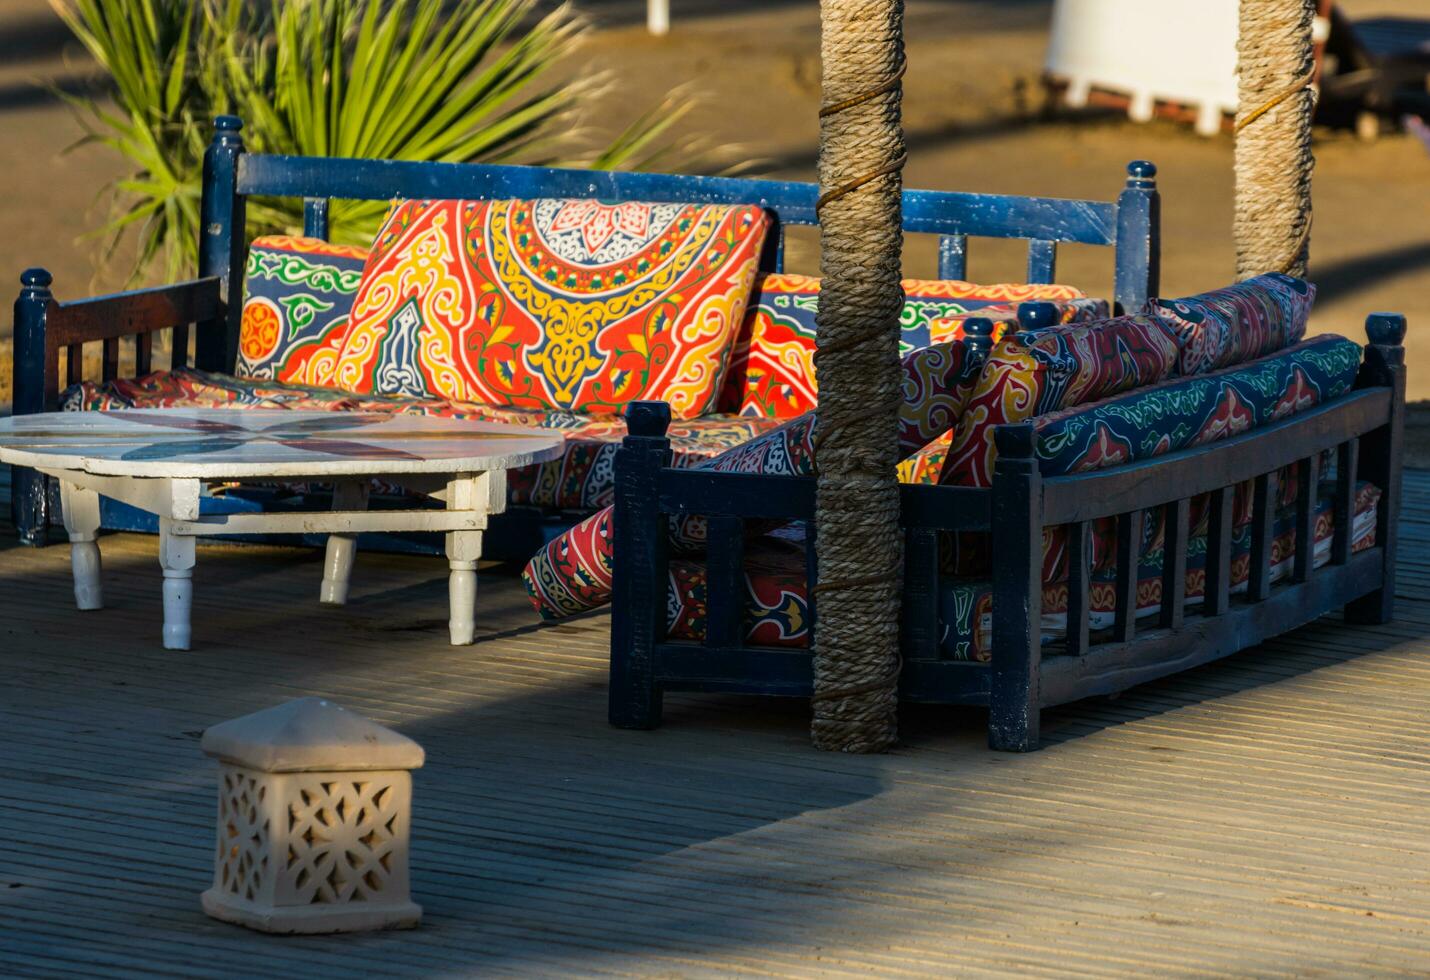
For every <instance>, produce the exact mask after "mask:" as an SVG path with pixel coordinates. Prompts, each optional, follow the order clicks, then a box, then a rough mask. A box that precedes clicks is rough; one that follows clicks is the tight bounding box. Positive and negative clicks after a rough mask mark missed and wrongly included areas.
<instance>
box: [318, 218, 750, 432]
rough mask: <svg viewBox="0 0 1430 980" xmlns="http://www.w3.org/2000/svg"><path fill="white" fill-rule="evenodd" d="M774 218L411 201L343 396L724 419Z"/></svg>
mask: <svg viewBox="0 0 1430 980" xmlns="http://www.w3.org/2000/svg"><path fill="white" fill-rule="evenodd" d="M767 227H768V218H767V217H766V215H765V213H764V212H763V211H762V210H760V208H758V207H754V206H744V205H740V206H726V205H678V204H657V203H640V202H625V203H621V204H611V203H603V202H597V201H589V200H560V199H537V200H530V201H526V200H496V201H461V200H444V201H401V202H397V203H395V204H394V206H393V208H392V209H391V210H390V211H389V212H388V215H387V218H386V219H385V221H384V223H383V225H382V228H381V229H380V230H379V232H378V235H377V238H376V241H375V242H374V245H373V249H372V253H371V255H370V257H369V259H368V261H367V264H366V266H365V267H364V269H363V275H362V282H361V284H360V285H359V287H358V291H357V295H356V297H355V298H354V300H353V307H352V315H351V319H350V322H349V326H348V330H347V334H346V336H345V337H344V339H343V341H342V345H341V353H340V355H339V357H338V359H337V363H336V369H335V373H334V375H333V382H334V383H335V384H336V386H337V387H339V388H342V389H344V390H346V391H352V392H361V393H365V392H374V391H375V392H383V393H388V394H404V395H420V396H436V397H443V398H454V399H458V400H462V401H478V402H482V403H484V404H489V405H510V406H514V407H517V408H549V409H566V410H570V411H575V412H584V413H593V414H602V413H605V414H611V413H615V412H617V411H619V410H620V409H621V408H623V407H624V406H625V405H626V404H627V403H629V402H630V401H632V400H635V399H638V398H659V399H662V400H664V401H667V402H669V403H670V405H671V410H672V412H673V414H674V415H675V417H676V418H694V417H697V416H700V415H703V414H706V413H707V412H708V411H709V410H710V408H711V407H712V405H713V402H714V400H715V395H716V393H717V391H718V387H719V384H720V380H721V378H722V377H723V376H724V373H725V366H726V358H727V356H728V352H729V348H730V346H731V343H732V340H733V337H734V333H735V330H736V329H737V328H738V326H739V324H740V321H741V318H742V316H743V314H744V310H745V303H746V300H747V299H748V298H749V294H750V288H751V285H752V283H753V281H754V275H755V269H756V266H757V264H758V259H759V253H760V246H761V244H762V242H763V241H764V235H765V230H766V228H767Z"/></svg>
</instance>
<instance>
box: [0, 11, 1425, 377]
mask: <svg viewBox="0 0 1430 980" xmlns="http://www.w3.org/2000/svg"><path fill="white" fill-rule="evenodd" d="M578 6H584V8H585V9H586V10H587V12H588V13H590V14H591V15H592V17H593V18H594V19H595V21H596V22H597V24H598V25H599V27H598V29H597V30H596V31H595V33H594V34H593V36H592V38H591V41H590V43H589V44H588V46H587V48H586V51H585V58H586V59H588V61H587V65H588V66H589V67H595V68H605V69H609V70H612V71H613V72H614V73H615V75H616V82H615V84H614V85H613V86H612V88H611V90H610V91H609V93H607V94H606V95H605V96H603V97H602V98H601V100H599V101H598V102H597V103H596V104H594V105H593V106H592V107H591V112H592V117H593V118H594V119H598V120H601V119H606V120H615V121H619V120H623V119H627V118H629V117H630V116H631V115H632V114H634V113H635V112H637V111H639V110H640V109H641V108H644V107H645V106H648V105H649V104H650V102H651V101H653V100H655V99H657V98H659V97H660V96H661V95H663V94H664V93H665V92H666V91H667V90H669V89H670V88H671V87H672V86H675V85H680V84H687V85H689V86H690V87H691V91H693V92H694V93H695V94H696V95H697V96H698V98H699V101H700V105H699V107H698V108H697V110H696V111H695V112H693V113H692V114H691V115H690V116H689V117H688V118H687V119H686V120H684V121H683V122H682V124H681V125H682V133H683V134H684V135H688V136H698V137H699V138H701V139H702V140H704V141H706V142H707V143H709V144H712V145H714V146H717V147H720V148H722V149H723V150H724V152H725V153H726V154H727V155H728V157H729V158H730V159H732V160H742V161H754V162H755V165H756V166H757V168H758V169H759V170H760V171H761V172H764V173H767V174H770V175H772V176H780V177H790V178H800V179H812V178H813V177H814V172H815V171H814V168H815V153H816V145H817V123H816V109H817V105H818V94H819V93H818V88H819V58H818V11H817V5H816V4H815V3H813V2H812V0H801V2H798V3H793V2H781V0H764V2H761V3H751V4H743V3H734V2H724V3H721V2H716V0H674V2H673V4H672V6H673V8H674V21H675V26H674V30H673V31H672V33H671V34H670V35H669V36H668V37H665V38H652V37H650V36H648V35H647V34H646V33H645V31H644V29H643V28H642V26H641V24H640V20H639V14H640V10H641V6H640V4H639V3H633V2H631V0H587V2H586V3H585V4H584V5H583V4H580V3H578ZM1049 6H1050V5H1049V4H1048V3H1045V2H1041V0H1001V2H994V0H983V2H979V0H911V2H910V3H909V6H908V15H907V28H906V36H907V38H908V53H909V63H910V69H909V73H908V77H907V79H906V88H905V92H906V94H905V125H906V129H907V133H908V143H909V148H910V157H909V164H908V167H907V170H906V174H905V179H906V181H907V183H908V185H909V186H912V187H930V188H943V189H955V190H968V191H987V192H997V193H1015V194H1038V195H1045V196H1056V197H1089V198H1103V199H1108V198H1111V197H1113V196H1114V195H1115V194H1116V193H1117V191H1118V189H1119V187H1120V185H1121V182H1122V175H1123V167H1124V165H1125V164H1126V162H1127V161H1128V160H1132V159H1136V158H1147V159H1150V160H1153V161H1155V162H1156V163H1157V165H1158V167H1159V169H1160V176H1159V181H1160V184H1161V188H1162V192H1163V231H1164V239H1163V241H1164V244H1163V261H1162V268H1163V292H1164V294H1166V295H1173V296H1175V295H1183V294H1186V293H1191V292H1196V291H1199V290H1202V289H1207V288H1211V287H1214V286H1218V285H1222V284H1224V283H1226V282H1229V281H1230V280H1231V278H1232V271H1233V253H1232V243H1231V233H1230V227H1231V213H1232V143H1231V140H1230V138H1229V137H1219V138H1213V139H1204V138H1201V137H1198V136H1196V135H1194V134H1193V133H1192V132H1190V130H1187V129H1183V128H1180V127H1177V126H1175V125H1172V124H1168V123H1153V124H1150V125H1134V124H1131V123H1129V122H1127V121H1126V120H1124V119H1122V118H1119V117H1118V116H1116V115H1110V114H1083V115H1076V116H1074V115H1069V114H1066V113H1064V114H1060V115H1055V116H1053V117H1052V118H1051V119H1049V118H1045V117H1044V116H1043V114H1042V113H1041V112H1040V111H1039V110H1040V109H1041V106H1042V93H1041V89H1040V87H1039V86H1038V84H1037V78H1038V74H1039V71H1040V67H1041V61H1042V56H1043V50H1044V46H1045V43H1046V29H1047V23H1048V17H1049V13H1048V12H1049ZM1343 6H1347V7H1348V8H1349V9H1350V10H1351V12H1352V14H1354V15H1369V14H1379V13H1396V12H1399V13H1410V12H1413V11H1415V10H1420V11H1421V12H1422V13H1423V8H1424V3H1423V0H1380V2H1372V0H1359V2H1355V3H1351V4H1345V5H1343ZM65 38H66V35H65V33H64V31H63V28H62V27H60V26H59V25H58V24H57V22H56V21H54V19H53V16H52V15H51V14H50V13H49V11H48V8H47V7H46V6H45V3H44V0H0V135H3V137H4V138H3V139H0V168H3V172H4V173H5V174H6V175H7V180H6V185H5V186H6V188H7V191H8V193H7V194H6V195H5V205H6V206H5V207H4V208H3V209H0V270H10V271H9V272H4V273H3V274H4V275H5V276H6V277H8V276H10V275H13V274H18V272H19V271H20V270H21V269H23V268H25V267H26V266H30V265H45V266H47V267H48V268H50V269H51V270H52V271H53V272H54V274H55V277H56V285H55V289H56V292H57V294H58V295H59V296H60V298H62V299H63V298H68V297H76V296H79V295H82V294H85V293H89V292H94V291H97V290H106V289H110V288H113V287H115V286H116V285H117V284H118V277H117V275H116V274H115V272H114V271H113V270H108V271H106V270H105V269H103V268H101V267H100V265H99V264H98V263H97V255H96V252H97V247H98V243H97V242H95V241H93V240H81V236H82V235H83V234H84V233H85V232H86V231H88V230H90V229H92V228H93V227H95V226H96V225H97V223H98V219H99V218H100V217H102V214H101V212H100V211H99V210H98V209H97V208H96V206H95V194H96V191H97V189H98V188H99V187H100V186H101V185H102V184H103V183H104V182H105V181H106V180H108V179H111V178H112V177H114V176H115V175H116V174H118V172H119V169H120V168H119V165H118V163H117V161H116V160H115V158H114V157H113V156H112V155H111V154H110V152H109V151H108V150H107V149H105V148H103V147H98V146H88V147H83V148H81V149H79V150H77V151H74V152H71V153H68V154H62V153H61V151H62V150H63V148H64V147H65V146H67V145H68V144H70V143H72V142H73V141H74V140H75V139H76V138H77V136H78V135H79V130H78V128H77V126H76V125H75V123H74V121H73V119H72V118H71V116H70V114H69V112H68V110H67V109H66V108H65V107H64V106H63V105H61V104H60V103H58V102H57V101H56V100H54V99H53V98H52V97H50V96H49V95H48V94H47V93H46V92H44V91H43V90H42V89H39V88H37V87H36V86H35V84H34V83H35V82H36V81H37V80H39V81H47V82H50V83H53V84H60V85H63V86H65V87H69V88H82V87H84V86H86V85H89V84H93V83H92V78H93V69H92V66H90V65H88V64H87V63H86V62H85V60H84V58H83V55H82V52H80V51H79V50H78V49H77V48H76V46H75V45H73V44H72V43H66V39H65ZM1316 155H1317V171H1316V180H1315V206H1316V224H1315V234H1314V237H1313V239H1312V273H1311V278H1312V279H1313V280H1315V281H1316V283H1317V284H1318V286H1319V287H1320V298H1319V300H1318V303H1317V306H1316V312H1315V315H1314V318H1313V332H1324V331H1335V332H1340V333H1345V334H1347V335H1348V336H1351V337H1353V338H1356V337H1359V336H1360V327H1359V324H1360V321H1361V320H1362V318H1363V316H1364V314H1365V313H1366V312H1368V311H1371V310H1383V309H1390V310H1400V311H1403V312H1405V313H1406V314H1407V315H1408V316H1409V317H1410V318H1411V325H1412V326H1411V331H1412V332H1411V341H1410V357H1411V363H1412V371H1411V375H1410V378H1411V394H1412V397H1414V398H1430V339H1425V340H1420V339H1419V337H1418V336H1417V334H1416V328H1417V325H1420V324H1427V325H1430V156H1427V155H1426V153H1425V151H1424V148H1423V147H1422V146H1421V145H1420V144H1419V143H1417V142H1416V141H1414V140H1412V139H1410V138H1407V137H1404V136H1399V135H1392V136H1388V137H1386V138H1383V139H1381V140H1379V141H1377V142H1375V143H1373V144H1367V143H1362V142H1358V141H1357V140H1355V139H1354V138H1353V137H1351V136H1349V135H1345V134H1338V133H1332V132H1329V131H1327V132H1318V133H1317V142H1316ZM934 248H935V245H934V242H933V240H932V239H931V238H929V237H928V236H910V238H909V240H908V242H907V244H906V252H905V267H906V270H907V272H908V274H910V275H931V274H932V273H933V271H934V261H935V259H934V256H935V252H934ZM971 256H972V258H971V261H970V276H971V278H974V279H979V280H983V281H992V280H1004V279H1019V278H1021V276H1022V274H1023V265H1024V257H1023V256H1024V253H1023V250H1022V247H1021V246H1020V245H1019V244H1015V243H999V242H992V241H976V242H975V243H974V244H973V246H972V252H971ZM789 262H790V268H791V269H792V270H794V271H815V270H816V269H817V266H818V256H817V240H816V238H815V237H814V235H813V234H809V233H806V234H796V235H795V236H794V239H793V241H792V242H791V245H790V251H789ZM1059 278H1060V279H1061V280H1063V281H1065V282H1070V283H1074V284H1076V285H1079V286H1082V287H1083V288H1085V289H1087V290H1089V291H1090V292H1092V293H1094V294H1099V295H1106V294H1108V293H1109V292H1110V289H1111V283H1112V269H1111V256H1110V254H1109V250H1106V249H1097V248H1091V247H1069V248H1065V249H1063V250H1062V251H1061V252H1060V262H1059ZM11 281H13V280H11ZM1424 329H1430V326H1427V327H1425V328H1424ZM3 331H4V332H8V324H7V325H6V326H5V327H4V328H3ZM3 364H4V366H3V367H0V384H3V382H4V380H8V379H6V378H5V377H4V375H5V373H7V372H8V365H9V357H8V355H7V356H5V357H4V359H3ZM4 398H5V394H4V393H3V392H0V400H3V399H4Z"/></svg>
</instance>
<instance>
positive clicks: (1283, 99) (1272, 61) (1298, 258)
mask: <svg viewBox="0 0 1430 980" xmlns="http://www.w3.org/2000/svg"><path fill="white" fill-rule="evenodd" d="M1315 16H1316V0H1241V13H1240V18H1241V27H1240V31H1239V33H1238V37H1237V44H1236V53H1237V79H1238V81H1237V84H1238V92H1237V98H1238V103H1239V107H1238V109H1237V113H1236V223H1235V238H1236V274H1237V278H1238V279H1248V278H1250V277H1252V276H1257V275H1261V274H1262V273H1264V272H1285V273H1288V274H1290V275H1293V276H1305V274H1306V258H1307V255H1308V252H1309V249H1308V243H1309V242H1310V238H1311V171H1312V170H1313V169H1314V167H1315V158H1314V157H1313V156H1312V154H1311V115H1312V113H1313V112H1314V111H1315V108H1316V89H1315V58H1314V56H1313V54H1312V46H1311V25H1312V21H1313V20H1314V19H1315Z"/></svg>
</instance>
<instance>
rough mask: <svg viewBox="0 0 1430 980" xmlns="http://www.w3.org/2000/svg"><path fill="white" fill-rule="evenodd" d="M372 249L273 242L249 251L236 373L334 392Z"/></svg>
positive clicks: (277, 238)
mask: <svg viewBox="0 0 1430 980" xmlns="http://www.w3.org/2000/svg"><path fill="white" fill-rule="evenodd" d="M366 259H367V249H364V248H355V247H353V246H349V245H330V244H329V243H327V242H325V241H322V240H321V239H317V238H289V237H285V236H281V235H269V236H264V237H261V238H255V239H254V240H253V243H252V244H251V245H249V247H248V266H247V271H246V273H245V277H244V280H243V320H242V326H241V328H240V330H239V335H238V370H237V373H238V374H239V375H241V376H243V377H248V378H263V379H266V380H269V381H292V382H297V383H306V384H315V385H331V384H332V383H333V368H334V365H335V356H336V345H337V344H340V343H341V342H342V338H343V336H344V335H345V334H346V333H347V328H348V313H349V312H350V311H351V310H352V305H353V296H354V294H356V293H357V288H358V280H359V279H361V278H362V267H363V262H364V261H366Z"/></svg>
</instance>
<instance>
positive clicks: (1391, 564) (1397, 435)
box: [1337, 313, 1405, 625]
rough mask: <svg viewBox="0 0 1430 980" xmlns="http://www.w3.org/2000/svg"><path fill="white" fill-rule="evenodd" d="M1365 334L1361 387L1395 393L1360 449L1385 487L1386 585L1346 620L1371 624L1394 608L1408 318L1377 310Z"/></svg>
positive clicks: (1379, 522)
mask: <svg viewBox="0 0 1430 980" xmlns="http://www.w3.org/2000/svg"><path fill="white" fill-rule="evenodd" d="M1365 333H1366V337H1367V338H1368V339H1369V340H1370V344H1369V345H1368V346H1367V347H1366V349H1365V361H1364V363H1362V364H1361V370H1360V377H1359V378H1358V379H1357V386H1358V387H1361V388H1367V387H1372V386H1376V385H1382V386H1386V387H1389V388H1390V392H1391V399H1390V421H1389V422H1388V423H1387V424H1386V425H1384V426H1382V427H1381V428H1379V429H1376V430H1375V431H1374V432H1370V433H1367V434H1366V436H1365V438H1363V439H1362V440H1361V441H1360V452H1359V456H1360V473H1359V475H1360V476H1361V477H1363V478H1365V479H1367V480H1370V481H1371V482H1372V483H1374V484H1375V485H1376V486H1378V487H1380V490H1381V494H1380V505H1379V508H1378V513H1377V515H1376V526H1375V543H1376V544H1377V545H1379V546H1380V551H1381V572H1380V583H1381V584H1380V588H1378V589H1376V590H1375V591H1374V592H1371V593H1368V594H1366V595H1364V596H1362V597H1361V598H1359V599H1356V600H1355V601H1354V602H1351V603H1348V604H1347V605H1346V622H1348V623H1356V624H1364V625H1372V624H1376V623H1385V622H1389V621H1390V619H1391V617H1392V615H1393V614H1394V611H1395V542H1396V536H1397V531H1398V530H1399V527H1398V525H1399V522H1400V467H1401V454H1402V446H1403V443H1404V439H1405V433H1404V430H1405V347H1404V346H1403V344H1404V343H1405V317H1404V316H1402V315H1400V314H1399V313H1372V314H1371V315H1370V316H1368V317H1366V319H1365ZM1350 491H1351V497H1350V499H1351V505H1350V507H1349V508H1348V509H1349V510H1350V513H1351V519H1352V520H1354V518H1355V503H1354V501H1355V484H1354V483H1352V484H1351V487H1350ZM1337 530H1339V529H1337ZM1348 530H1349V528H1348ZM1347 540H1349V537H1348V538H1347Z"/></svg>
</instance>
